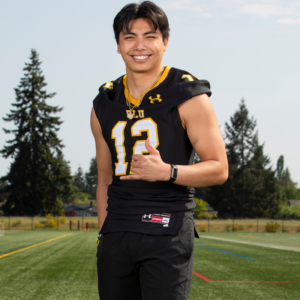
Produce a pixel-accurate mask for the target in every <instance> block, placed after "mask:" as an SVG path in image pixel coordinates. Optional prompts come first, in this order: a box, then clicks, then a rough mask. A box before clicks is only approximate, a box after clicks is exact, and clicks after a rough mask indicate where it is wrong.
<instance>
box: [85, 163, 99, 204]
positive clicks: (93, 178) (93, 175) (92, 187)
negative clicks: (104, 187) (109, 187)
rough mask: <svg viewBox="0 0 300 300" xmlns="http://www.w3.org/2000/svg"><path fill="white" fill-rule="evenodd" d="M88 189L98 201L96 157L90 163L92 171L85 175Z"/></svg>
mask: <svg viewBox="0 0 300 300" xmlns="http://www.w3.org/2000/svg"><path fill="white" fill-rule="evenodd" d="M85 182H86V189H87V192H88V193H89V194H91V195H92V197H93V198H94V199H96V189H97V183H98V169H97V160H96V157H93V158H92V159H91V162H90V169H89V171H88V172H87V173H85Z"/></svg>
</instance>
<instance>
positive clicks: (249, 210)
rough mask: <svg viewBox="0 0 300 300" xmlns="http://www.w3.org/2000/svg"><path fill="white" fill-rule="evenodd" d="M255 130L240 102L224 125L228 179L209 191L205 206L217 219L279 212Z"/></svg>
mask: <svg viewBox="0 0 300 300" xmlns="http://www.w3.org/2000/svg"><path fill="white" fill-rule="evenodd" d="M255 127H256V121H255V120H254V119H253V117H252V118H249V112H248V110H247V108H246V105H245V102H244V100H242V101H241V103H240V105H239V110H238V111H236V112H235V114H234V115H233V117H231V118H230V124H229V123H226V124H225V144H226V152H227V157H228V163H229V177H228V180H227V181H226V182H225V184H224V185H222V186H215V187H212V188H211V189H210V196H212V197H213V198H212V199H210V200H209V203H210V204H211V205H212V206H213V207H214V208H215V209H216V210H218V211H219V216H221V217H273V216H275V215H276V214H277V213H278V211H279V203H278V200H277V197H276V195H277V183H276V178H275V172H274V171H272V169H271V167H269V164H270V160H269V158H268V157H267V156H265V155H264V154H263V145H260V144H259V142H258V132H257V131H256V130H255Z"/></svg>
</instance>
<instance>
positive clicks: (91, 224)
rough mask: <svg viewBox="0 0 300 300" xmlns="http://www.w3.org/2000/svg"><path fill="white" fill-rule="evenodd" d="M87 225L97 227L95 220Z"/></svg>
mask: <svg viewBox="0 0 300 300" xmlns="http://www.w3.org/2000/svg"><path fill="white" fill-rule="evenodd" d="M89 225H90V226H91V228H98V224H97V223H96V222H90V223H89Z"/></svg>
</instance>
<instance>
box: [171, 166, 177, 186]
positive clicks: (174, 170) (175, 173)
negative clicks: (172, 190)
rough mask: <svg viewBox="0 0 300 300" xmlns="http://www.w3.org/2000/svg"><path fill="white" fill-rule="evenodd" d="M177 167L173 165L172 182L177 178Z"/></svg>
mask: <svg viewBox="0 0 300 300" xmlns="http://www.w3.org/2000/svg"><path fill="white" fill-rule="evenodd" d="M177 171H178V169H177V167H176V166H175V165H171V177H170V179H169V181H170V182H174V181H175V180H176V179H177Z"/></svg>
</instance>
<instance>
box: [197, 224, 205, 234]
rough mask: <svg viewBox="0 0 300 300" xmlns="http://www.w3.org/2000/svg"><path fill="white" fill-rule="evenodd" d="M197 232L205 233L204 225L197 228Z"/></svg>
mask: <svg viewBox="0 0 300 300" xmlns="http://www.w3.org/2000/svg"><path fill="white" fill-rule="evenodd" d="M199 231H201V232H205V231H206V225H204V224H202V225H200V226H199Z"/></svg>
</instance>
